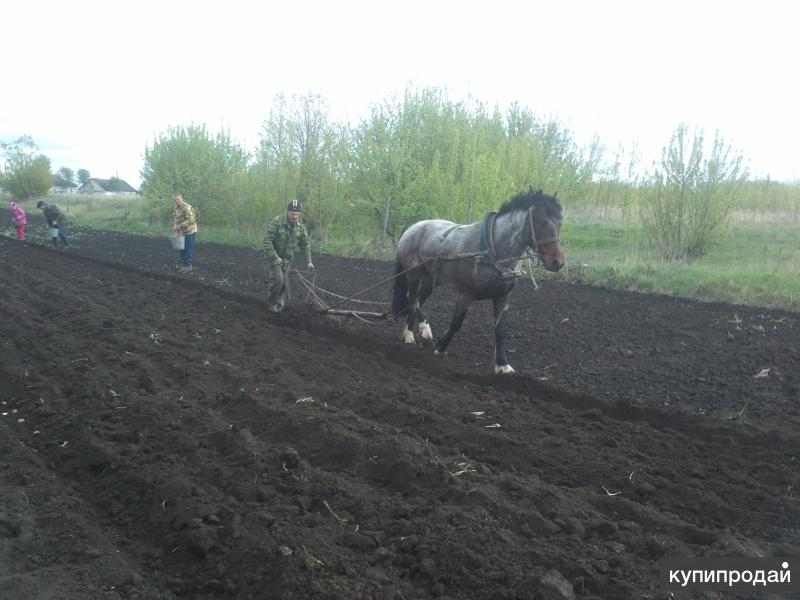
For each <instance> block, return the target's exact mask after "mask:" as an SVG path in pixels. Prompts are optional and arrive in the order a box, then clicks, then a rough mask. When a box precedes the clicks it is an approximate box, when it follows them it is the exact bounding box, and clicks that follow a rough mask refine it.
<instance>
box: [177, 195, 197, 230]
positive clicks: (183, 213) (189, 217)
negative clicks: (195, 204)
mask: <svg viewBox="0 0 800 600" xmlns="http://www.w3.org/2000/svg"><path fill="white" fill-rule="evenodd" d="M173 221H174V223H175V227H177V228H178V229H180V232H181V235H189V234H192V233H197V217H196V216H195V213H194V208H192V205H191V204H188V203H187V202H186V201H184V202H181V205H180V206H176V207H175V213H174V215H173Z"/></svg>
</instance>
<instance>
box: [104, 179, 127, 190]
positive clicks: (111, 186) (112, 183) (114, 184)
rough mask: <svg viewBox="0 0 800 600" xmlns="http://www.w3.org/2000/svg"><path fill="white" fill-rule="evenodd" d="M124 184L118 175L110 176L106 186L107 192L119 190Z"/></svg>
mask: <svg viewBox="0 0 800 600" xmlns="http://www.w3.org/2000/svg"><path fill="white" fill-rule="evenodd" d="M124 187H125V186H124V185H123V183H122V179H120V178H119V177H111V178H110V179H109V180H108V187H107V188H106V189H107V190H108V191H109V192H120V191H122V189H123V188H124Z"/></svg>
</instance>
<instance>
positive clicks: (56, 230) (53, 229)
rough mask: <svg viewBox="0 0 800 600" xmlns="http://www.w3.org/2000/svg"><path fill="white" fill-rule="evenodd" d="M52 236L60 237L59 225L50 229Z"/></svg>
mask: <svg viewBox="0 0 800 600" xmlns="http://www.w3.org/2000/svg"><path fill="white" fill-rule="evenodd" d="M50 237H51V238H57V237H58V227H53V228H52V229H51V230H50Z"/></svg>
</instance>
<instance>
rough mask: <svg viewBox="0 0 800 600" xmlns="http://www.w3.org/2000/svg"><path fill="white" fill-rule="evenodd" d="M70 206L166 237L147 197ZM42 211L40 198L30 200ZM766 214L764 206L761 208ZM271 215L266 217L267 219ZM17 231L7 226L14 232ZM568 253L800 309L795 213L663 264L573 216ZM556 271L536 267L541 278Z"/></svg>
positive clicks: (631, 273)
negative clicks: (694, 256) (691, 257)
mask: <svg viewBox="0 0 800 600" xmlns="http://www.w3.org/2000/svg"><path fill="white" fill-rule="evenodd" d="M47 201H48V202H51V203H57V204H58V205H59V206H60V207H61V208H62V209H64V210H67V211H68V214H69V216H70V219H71V221H72V222H73V223H75V224H79V225H85V226H89V227H95V228H98V229H108V230H115V231H125V232H130V233H138V234H144V235H152V236H163V237H166V236H167V235H169V233H170V227H169V225H170V224H169V223H165V224H162V225H150V224H148V218H147V213H146V209H145V205H144V201H143V200H142V199H140V198H134V199H114V198H87V197H71V198H70V197H66V196H59V197H55V198H48V199H47ZM25 208H26V210H28V211H29V212H31V213H33V214H34V215H35V214H37V213H38V212H39V211H38V210H36V208H35V203H34V202H31V203H29V205H28V206H25ZM756 212H757V213H758V214H759V215H761V216H762V217H763V211H760V212H759V211H754V213H756ZM268 216H269V215H265V219H264V220H265V222H266V218H267V217H268ZM10 233H11V230H10V229H9V230H8V231H6V234H7V235H8V234H10ZM327 234H328V235H327V238H326V239H323V240H322V241H319V236H316V237H317V242H316V243H314V248H313V249H314V251H316V252H323V253H325V254H332V255H337V256H350V257H367V258H374V259H381V260H389V259H391V258H393V253H392V250H391V248H387V247H385V246H381V245H380V244H379V243H378V242H377V241H376V240H375V239H367V238H366V237H364V238H356V239H354V238H353V232H352V231H345V230H344V229H342V230H341V231H340V230H331V231H329V232H327ZM561 239H562V242H563V245H564V250H565V252H566V255H567V264H568V267H567V269H566V272H565V273H559V274H558V275H555V277H559V278H562V277H565V278H567V279H570V280H575V281H584V282H587V283H592V284H597V285H604V286H608V287H615V288H621V289H626V290H633V291H642V292H656V293H662V294H669V295H674V296H682V297H687V298H696V299H700V300H705V301H725V302H734V303H737V304H749V305H756V306H768V307H780V308H788V309H792V310H800V226H799V225H798V224H797V223H794V222H792V221H791V220H790V219H784V220H783V221H780V220H779V221H778V222H773V223H769V222H765V221H764V219H763V218H760V219H757V220H753V221H746V222H743V221H737V222H735V223H734V224H733V225H732V228H731V230H730V233H729V235H727V236H726V237H725V238H724V239H723V240H722V242H721V243H720V244H719V245H718V246H716V247H714V248H713V249H712V250H711V252H709V254H708V255H707V256H706V257H705V258H703V259H702V260H697V261H693V262H691V263H664V262H662V261H661V260H660V259H659V257H658V255H657V253H656V252H654V251H653V250H651V249H649V248H648V244H647V243H646V240H645V238H644V235H643V233H642V229H641V227H640V226H639V224H638V223H637V222H635V221H620V220H588V219H580V218H579V217H574V218H573V219H571V220H570V219H567V220H566V221H565V222H564V226H563V228H562V232H561ZM200 240H201V241H212V242H217V243H222V244H230V245H238V246H246V247H259V246H260V245H261V236H260V234H252V235H245V234H242V233H240V232H238V231H236V230H234V229H233V228H230V227H220V226H202V225H201V234H200ZM541 276H544V277H551V276H552V275H550V274H547V275H543V272H541V271H537V277H541Z"/></svg>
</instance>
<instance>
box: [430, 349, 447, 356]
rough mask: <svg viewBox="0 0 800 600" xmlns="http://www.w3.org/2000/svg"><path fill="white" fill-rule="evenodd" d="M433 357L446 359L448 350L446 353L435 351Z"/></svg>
mask: <svg viewBox="0 0 800 600" xmlns="http://www.w3.org/2000/svg"><path fill="white" fill-rule="evenodd" d="M433 355H434V356H435V357H437V358H446V357H447V350H445V351H444V352H439V350H438V348H437V349H436V350H434V351H433Z"/></svg>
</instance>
